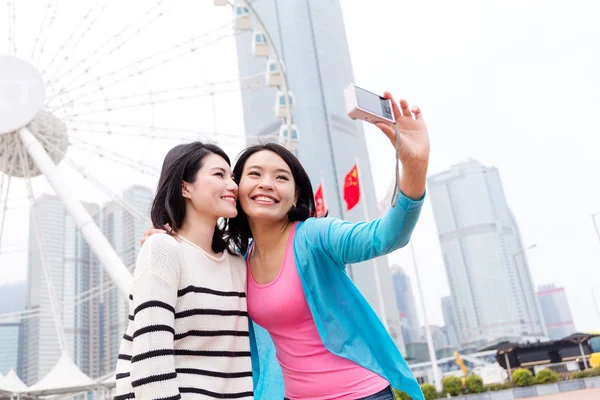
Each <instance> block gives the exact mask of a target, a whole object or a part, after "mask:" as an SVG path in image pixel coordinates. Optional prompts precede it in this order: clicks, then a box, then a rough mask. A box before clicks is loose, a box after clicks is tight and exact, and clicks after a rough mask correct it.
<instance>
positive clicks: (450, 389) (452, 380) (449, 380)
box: [442, 376, 462, 396]
mask: <svg viewBox="0 0 600 400" xmlns="http://www.w3.org/2000/svg"><path fill="white" fill-rule="evenodd" d="M442 387H443V388H444V393H449V394H450V395H451V396H458V395H459V394H460V392H461V390H462V382H461V381H460V379H459V378H457V377H456V376H447V377H445V378H444V379H442Z"/></svg>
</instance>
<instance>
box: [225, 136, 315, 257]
mask: <svg viewBox="0 0 600 400" xmlns="http://www.w3.org/2000/svg"><path fill="white" fill-rule="evenodd" d="M264 150H267V151H271V152H273V153H275V154H277V155H278V156H279V157H281V158H282V159H283V161H284V162H285V163H286V164H287V165H288V167H289V168H290V171H291V172H292V176H293V177H294V181H295V182H296V196H297V199H296V205H295V206H294V207H292V208H291V210H290V211H289V212H288V215H287V216H288V220H289V221H291V222H293V221H305V220H307V219H308V218H310V217H314V216H315V210H316V208H315V197H314V194H313V188H312V185H311V183H310V178H309V177H308V174H307V173H306V170H305V169H304V167H303V166H302V164H300V161H299V160H298V159H297V158H296V156H295V155H294V154H293V153H292V152H291V151H289V150H288V149H286V148H285V147H284V146H282V145H280V144H278V143H265V144H256V145H254V146H250V147H248V148H246V149H245V150H244V151H242V152H241V153H240V155H239V156H238V157H237V160H236V163H235V167H234V168H233V175H234V176H235V181H236V183H237V184H238V185H239V183H240V179H241V177H242V172H243V171H244V166H245V165H246V162H247V161H248V158H250V156H252V155H253V154H255V153H258V152H259V151H264ZM237 210H238V213H237V216H236V217H235V218H231V219H230V220H229V240H230V242H231V244H232V246H233V247H234V248H237V249H238V250H239V251H240V252H241V253H242V254H246V251H247V250H248V244H249V242H250V239H251V238H252V232H251V231H250V225H249V224H248V216H247V215H246V213H245V212H244V210H242V206H241V205H240V202H239V201H238V203H237Z"/></svg>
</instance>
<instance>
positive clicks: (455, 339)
mask: <svg viewBox="0 0 600 400" xmlns="http://www.w3.org/2000/svg"><path fill="white" fill-rule="evenodd" d="M442 314H443V315H444V323H445V325H444V330H445V331H446V336H447V337H448V344H449V346H450V347H451V348H453V349H454V350H458V349H460V348H461V346H460V337H459V335H458V328H457V326H456V317H455V314H454V305H453V304H452V296H446V297H442Z"/></svg>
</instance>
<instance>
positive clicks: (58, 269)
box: [22, 195, 98, 385]
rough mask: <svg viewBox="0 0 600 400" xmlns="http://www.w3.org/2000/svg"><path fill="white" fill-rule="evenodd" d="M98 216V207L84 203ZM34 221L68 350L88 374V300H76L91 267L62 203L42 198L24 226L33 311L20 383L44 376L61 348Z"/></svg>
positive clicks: (25, 331) (91, 260)
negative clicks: (27, 245)
mask: <svg viewBox="0 0 600 400" xmlns="http://www.w3.org/2000/svg"><path fill="white" fill-rule="evenodd" d="M84 206H85V207H86V208H87V210H88V212H90V214H91V215H92V216H95V217H96V218H97V216H98V206H96V205H93V204H84ZM34 218H36V219H37V221H38V226H39V229H40V234H41V238H42V239H41V240H42V243H43V251H44V259H45V260H46V265H47V268H48V271H47V273H48V276H49V277H51V279H52V280H51V282H52V285H53V287H54V293H55V296H56V300H57V305H56V306H57V309H58V311H59V315H60V319H61V321H62V325H63V328H64V332H65V339H66V342H67V343H66V346H67V351H68V352H69V354H70V355H71V357H73V360H74V361H75V363H76V364H77V365H78V366H79V368H80V369H81V370H82V371H83V372H84V373H86V374H89V373H90V371H91V368H92V367H91V365H92V360H91V358H90V338H89V334H90V329H89V326H88V323H89V321H93V318H91V317H90V314H89V312H90V309H93V308H94V304H93V302H80V301H79V299H80V296H81V295H83V294H84V293H86V292H87V291H88V290H90V288H92V287H93V286H94V285H95V282H93V281H91V280H90V276H91V274H90V271H91V269H93V267H94V264H95V257H94V256H93V255H92V253H91V251H90V249H89V246H88V244H87V242H86V241H85V240H84V238H83V237H82V236H81V234H80V233H79V231H78V230H77V229H76V226H75V223H74V222H73V220H72V218H71V217H70V216H69V215H68V214H67V212H66V210H65V208H64V206H63V204H62V202H61V201H60V200H59V199H58V197H56V196H52V195H43V196H41V197H39V198H38V199H36V201H35V207H33V208H32V212H31V219H30V228H29V232H30V233H29V253H28V290H27V306H26V307H27V309H28V310H37V311H39V314H37V315H36V316H35V317H34V318H29V319H26V320H25V322H24V325H23V377H22V378H23V381H24V382H25V383H26V384H28V385H31V384H33V383H35V382H36V381H38V380H39V379H41V378H42V377H44V375H46V373H48V372H49V371H50V369H51V368H52V367H53V366H54V364H55V363H56V361H58V358H59V357H60V345H59V340H58V335H57V332H56V328H55V323H54V317H53V313H52V308H51V302H50V295H49V292H48V289H47V281H46V273H45V271H44V268H43V265H42V260H43V259H42V256H41V254H40V246H39V245H38V240H37V238H36V234H35V228H34Z"/></svg>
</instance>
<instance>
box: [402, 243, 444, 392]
mask: <svg viewBox="0 0 600 400" xmlns="http://www.w3.org/2000/svg"><path fill="white" fill-rule="evenodd" d="M408 245H409V248H410V254H411V256H412V261H413V267H414V268H415V278H416V279H415V280H416V283H417V289H418V291H419V304H420V306H421V312H422V313H423V323H424V325H425V339H426V341H427V350H428V352H429V359H430V361H431V369H432V370H433V383H434V385H435V389H436V390H437V391H438V392H441V391H442V377H441V375H440V370H439V367H438V361H437V356H436V354H435V345H434V343H433V335H432V334H431V326H430V325H429V318H427V310H426V308H425V296H424V294H423V287H422V286H421V279H420V277H419V267H418V265H417V255H416V254H415V247H414V245H413V241H412V240H410V241H409V242H408Z"/></svg>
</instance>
